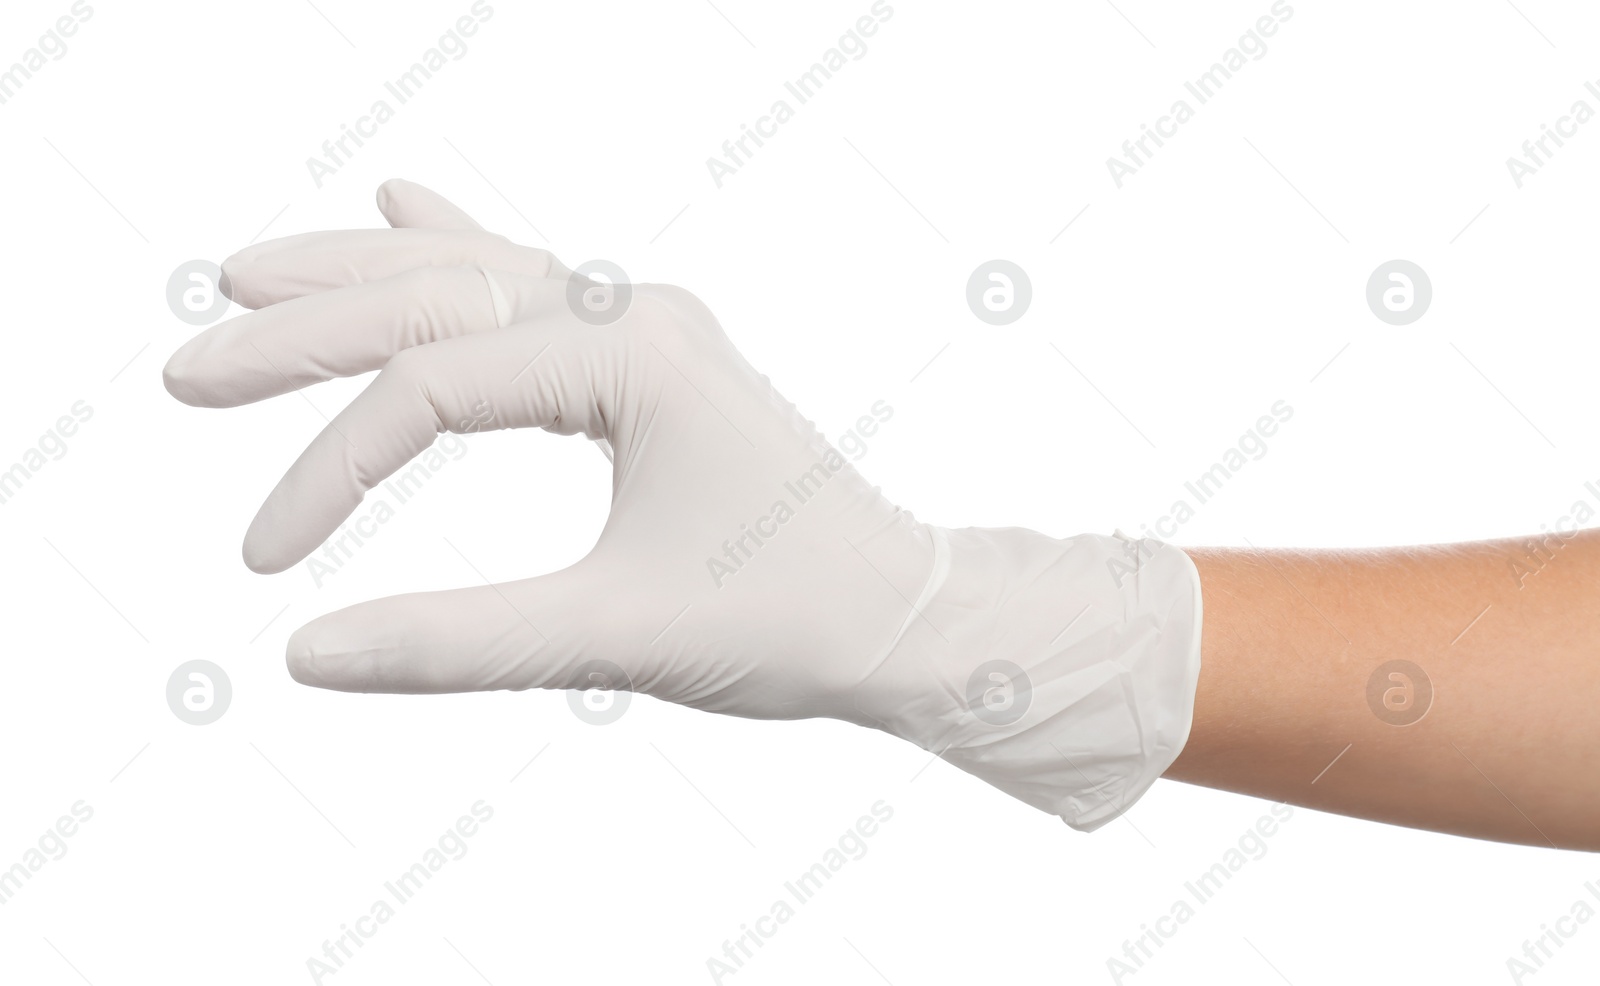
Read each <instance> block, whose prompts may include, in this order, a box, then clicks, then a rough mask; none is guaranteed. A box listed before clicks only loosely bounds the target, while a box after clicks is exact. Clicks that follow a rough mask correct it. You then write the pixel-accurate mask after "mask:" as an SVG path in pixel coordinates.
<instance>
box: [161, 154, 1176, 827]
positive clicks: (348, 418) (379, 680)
mask: <svg viewBox="0 0 1600 986" xmlns="http://www.w3.org/2000/svg"><path fill="white" fill-rule="evenodd" d="M379 206H380V208H381V209H382V211H383V212H384V214H385V216H386V217H387V218H388V219H389V221H390V223H391V224H392V225H393V226H394V227H395V228H392V229H388V230H355V231H341V232H329V233H313V234H304V235H300V236H291V237H286V238H283V239H279V240H274V241H271V242H268V243H264V244H260V245H258V246H253V247H250V248H247V249H246V250H244V251H241V252H240V253H238V254H235V255H234V256H233V257H231V258H229V259H228V260H227V261H226V262H225V263H224V264H223V271H224V280H225V286H224V290H225V291H226V292H227V293H228V295H229V297H230V298H232V299H233V300H235V301H237V302H239V303H240V304H242V305H244V306H245V307H248V308H254V309H258V310H257V311H254V312H252V313H249V314H246V315H244V316H241V317H239V318H236V319H233V320H231V321H229V322H226V323H223V324H221V325H218V326H216V327H214V328H212V329H209V330H207V331H206V332H204V333H202V334H201V335H199V336H198V337H196V338H195V339H193V340H191V341H190V342H189V343H188V344H187V345H185V346H184V347H182V348H181V349H180V350H179V351H178V352H177V353H176V354H174V356H173V357H172V360H171V362H170V363H169V364H168V366H167V369H166V382H167V388H168V390H169V391H171V393H172V394H173V395H174V396H176V397H177V398H178V399H179V400H182V401H184V402H185V403H189V404H193V405H197V406H207V407H226V406H236V405H240V404H245V403H249V402H252V401H257V400H261V399H264V398H267V397H271V396H275V395H278V394H282V393H286V392H288V391H290V390H294V389H298V388H300V387H303V386H307V385H310V384H313V383H316V382H319V381H322V380H327V379H330V378H333V377H337V376H347V375H352V374H356V373H362V372H365V371H368V370H374V369H379V370H381V372H380V373H379V374H378V376H377V377H376V379H374V380H373V381H372V383H371V384H370V385H369V386H368V387H367V389H366V390H365V391H364V392H362V394H361V395H360V396H358V397H357V398H356V399H355V401H353V402H352V403H351V404H350V406H349V407H347V408H345V409H344V410H343V411H342V412H340V413H339V414H338V416H337V417H335V418H334V420H333V421H332V423H331V424H330V425H329V426H328V427H327V428H326V429H325V430H324V431H323V432H322V433H321V434H320V435H318V436H317V438H316V439H315V440H314V441H313V442H312V443H311V445H310V446H309V447H308V448H307V449H306V451H305V452H304V453H303V454H302V455H301V456H300V458H299V459H298V460H297V461H296V462H295V463H294V465H293V466H292V467H290V469H289V472H288V473H287V474H286V475H285V476H284V477H283V479H282V480H281V481H280V482H279V484H278V486H277V488H276V489H274V490H273V491H272V493H271V494H270V495H269V496H268V497H267V500H266V502H265V503H264V504H263V505H262V507H261V510H260V512H259V513H258V514H257V515H256V518H255V520H254V522H253V523H252V524H251V525H250V529H249V532H248V533H247V534H246V536H245V542H244V557H245V562H246V564H247V565H249V566H250V567H251V568H252V569H254V570H256V571H258V572H279V571H283V570H284V569H286V568H288V567H290V566H292V565H294V564H295V563H297V562H298V561H300V560H301V559H302V558H304V557H305V556H306V555H307V554H308V553H310V552H311V551H312V550H313V549H315V548H316V547H317V546H318V545H319V544H320V543H321V542H322V541H323V539H324V538H326V537H327V536H328V535H329V534H331V533H333V532H334V531H335V530H336V529H337V528H338V526H339V524H340V523H341V522H342V521H343V520H344V519H345V518H347V517H348V516H349V515H350V514H351V513H352V512H353V511H354V510H355V509H356V507H357V506H358V505H359V504H360V503H361V500H362V497H363V496H364V494H365V493H366V492H367V491H368V490H370V489H372V488H373V487H374V486H375V485H377V484H378V483H379V482H381V481H382V480H384V479H385V478H386V477H388V476H389V475H391V474H392V473H394V472H395V471H396V470H398V469H400V468H402V467H403V466H405V465H406V463H407V462H409V461H410V460H411V459H412V458H413V457H414V456H416V455H418V454H419V453H421V452H423V451H424V450H426V449H427V448H428V447H429V445H430V444H432V442H433V441H434V439H435V438H436V436H437V435H438V434H439V433H440V432H443V431H453V432H465V431H476V430H482V429H486V428H525V427H537V428H543V429H545V430H547V431H553V432H556V433H559V434H566V435H572V434H583V435H586V436H588V437H589V438H592V439H595V440H603V441H604V442H606V443H608V444H609V448H610V450H611V453H612V455H613V496H612V506H611V514H610V518H609V520H608V521H607V523H606V525H605V529H604V531H603V532H602V533H601V535H600V538H599V541H598V542H597V543H596V545H595V547H594V549H593V550H592V551H591V552H590V553H589V554H588V555H587V556H586V557H584V558H583V559H582V560H581V561H579V562H578V563H577V564H575V565H573V566H571V567H569V568H567V569H565V570H562V571H559V572H555V573H552V574H549V575H542V576H538V577H535V578H530V579H526V580H523V581H520V582H513V583H508V584H502V585H489V586H476V587H472V588H465V589H456V590H450V591H445V592H432V593H420V594H412V595H405V596H397V597H393V598H389V599H380V600H375V601H372V602H368V603H363V604H360V605H357V606H353V607H350V608H348V609H345V610H341V611H339V612H336V613H331V614H329V615H327V616H324V617H321V618H320V619H317V620H314V621H313V622H311V623H309V624H307V625H306V626H304V627H302V628H301V629H300V630H299V631H297V632H296V633H295V634H294V635H293V636H292V637H291V638H290V641H289V647H288V661H289V669H290V673H291V674H293V676H294V677H295V679H296V680H298V681H301V682H305V683H307V684H312V685H317V686H321V687H325V688H335V689H341V690H346V691H365V692H454V691H470V690H480V689H523V688H576V687H593V686H599V687H610V688H624V689H629V690H633V691H639V692H643V693H646V694H649V695H653V696H655V697H657V698H661V699H664V700H667V701H671V702H677V703H680V704H683V705H688V706H691V707H693V708H697V709H703V710H707V711H713V712H723V713H729V714H733V715H741V716H750V717H757V718H769V719H792V718H803V717H812V716H831V717H834V718H839V719H845V720H848V721H851V722H856V723H859V724H862V725H871V726H875V727H878V728H882V729H885V730H888V731H890V732H892V733H895V734H896V735H899V736H902V737H904V738H907V739H910V740H911V741H913V742H915V743H917V744H918V745H921V746H922V747H923V748H925V749H929V750H932V751H935V752H938V753H940V754H941V755H942V756H944V757H945V758H946V759H948V760H950V761H951V762H953V763H956V764H957V765H958V766H961V767H962V768H963V769H966V770H969V771H971V772H973V773H976V774H978V775H979V776H981V777H983V778H984V779H986V780H989V781H990V782H991V783H994V784H996V785H998V786H1000V787H1002V788H1003V789H1005V790H1007V791H1009V792H1010V793H1012V794H1014V795H1016V796H1018V797H1020V798H1022V799H1023V800H1026V801H1028V802H1029V803H1030V804H1034V805H1036V806H1038V807H1040V808H1043V809H1044V810H1047V811H1051V812H1054V813H1057V814H1060V815H1062V817H1064V818H1066V819H1067V820H1068V821H1069V823H1071V824H1074V825H1076V826H1078V827H1082V828H1092V827H1095V826H1096V825H1098V824H1103V822H1104V821H1106V820H1109V819H1110V818H1112V817H1115V815H1116V814H1117V813H1119V812H1120V811H1122V810H1123V809H1125V808H1126V807H1127V805H1128V804H1130V803H1131V802H1132V800H1133V799H1135V798H1137V797H1138V795H1139V794H1141V793H1142V792H1143V791H1144V790H1145V789H1146V788H1147V787H1148V786H1149V785H1150V784H1151V783H1153V782H1154V780H1155V778H1156V777H1157V776H1159V775H1160V773H1161V771H1162V770H1164V769H1165V768H1166V766H1167V765H1168V764H1170V762H1171V760H1172V758H1173V757H1175V756H1176V755H1177V752H1178V750H1179V749H1180V748H1181V747H1182V744H1183V741H1184V738H1185V737H1186V735H1187V732H1188V723H1189V710H1190V708H1191V707H1192V703H1193V697H1194V679H1195V675H1196V674H1197V673H1198V654H1199V651H1198V633H1199V612H1198V609H1199V596H1198V584H1197V579H1196V576H1195V573H1194V568H1193V565H1192V563H1190V562H1189V561H1188V558H1187V556H1184V555H1183V554H1182V552H1179V551H1177V550H1176V549H1172V548H1168V547H1165V546H1162V545H1158V544H1155V543H1154V542H1136V541H1129V540H1127V539H1123V538H1120V537H1117V538H1108V537H1101V536H1097V535H1084V536H1080V537H1078V538H1071V539H1067V540H1057V539H1054V538H1049V537H1046V536H1044V535H1041V534H1037V533H1035V532H1031V531H1023V530H1020V529H1005V530H964V531H946V530H944V529H941V528H936V527H931V526H929V525H927V524H924V523H921V522H919V521H917V520H916V519H915V518H914V517H913V516H912V515H911V514H910V513H909V512H907V511H905V510H902V509H900V508H898V507H896V506H895V505H894V504H892V503H890V502H889V501H888V500H887V499H885V498H884V497H883V496H882V495H881V494H880V493H879V491H878V490H877V489H876V488H875V487H873V486H871V485H869V484H868V483H867V482H866V481H865V480H864V479H863V478H862V477H861V476H860V475H859V474H858V473H857V472H856V470H855V469H854V468H853V467H852V466H851V465H850V463H849V461H848V460H847V459H846V458H845V457H844V456H843V455H842V454H841V453H840V452H839V451H838V450H836V449H834V448H832V447H831V446H830V445H829V444H828V443H827V442H826V441H825V440H824V439H823V437H822V436H821V435H820V434H819V433H818V431H817V429H816V428H815V427H814V426H813V425H812V424H811V423H810V422H809V421H807V420H806V419H805V418H804V417H803V416H801V415H800V413H799V412H798V411H797V410H796V409H795V408H794V407H793V405H791V404H789V403H788V402H787V401H785V400H784V399H783V398H782V397H781V396H780V395H779V394H778V393H777V392H776V391H774V390H773V389H772V387H771V385H770V384H769V382H768V381H767V379H766V378H765V377H763V376H762V375H760V374H759V373H757V372H756V371H755V370H754V369H753V368H752V367H751V366H750V365H749V364H748V363H747V362H746V361H745V360H744V358H743V357H742V356H740V354H739V353H738V351H737V350H736V349H734V347H733V345H732V344H731V343H730V342H729V340H728V338H727V336H726V335H725V334H724V333H723V331H722V329H721V327H720V326H719V325H718V324H717V321H716V319H715V318H714V317H713V316H712V315H711V313H710V312H709V311H708V310H707V308H706V307H705V305H703V304H702V303H701V302H700V301H699V300H698V299H697V298H695V297H694V296H693V295H692V294H690V293H689V292H687V291H685V290H683V289H681V288H676V287H671V286H667V285H652V284H638V285H611V286H607V285H603V284H597V283H595V282H593V281H590V280H588V279H585V278H581V277H577V276H575V275H573V274H572V273H571V272H569V271H568V270H567V269H566V268H565V267H563V266H562V265H561V264H560V263H559V262H558V261H557V260H556V259H555V258H554V257H552V256H551V255H550V254H549V253H547V252H545V251H543V250H537V249H532V248H527V247H521V246H517V245H515V244H513V243H511V242H510V241H508V240H506V239H505V238H504V237H501V236H497V235H494V234H491V233H487V232H484V231H483V230H482V229H481V228H479V227H478V226H477V224H476V223H474V222H473V221H472V220H471V219H470V218H468V217H467V216H465V215H464V214H463V213H461V212H460V210H458V209H456V208H455V207H454V206H452V205H451V204H449V203H448V202H446V201H444V200H443V199H441V198H439V197H438V196H437V195H435V194H433V193H432V192H429V191H427V190H426V189H423V188H421V187H420V186H416V185H412V184H409V183H405V182H400V181H391V182H388V183H386V184H385V185H384V186H383V188H382V189H380V191H379ZM874 413H875V414H876V415H877V416H878V417H879V418H887V417H888V416H889V415H890V414H892V409H890V408H888V406H887V405H884V404H882V403H880V404H879V405H878V406H877V407H875V408H874ZM1119 560H1120V561H1121V562H1124V563H1125V564H1126V568H1127V570H1129V571H1135V570H1136V572H1137V574H1135V575H1133V576H1130V577H1127V578H1121V577H1117V576H1116V573H1117V572H1118V571H1120V569H1119V567H1118V563H1119Z"/></svg>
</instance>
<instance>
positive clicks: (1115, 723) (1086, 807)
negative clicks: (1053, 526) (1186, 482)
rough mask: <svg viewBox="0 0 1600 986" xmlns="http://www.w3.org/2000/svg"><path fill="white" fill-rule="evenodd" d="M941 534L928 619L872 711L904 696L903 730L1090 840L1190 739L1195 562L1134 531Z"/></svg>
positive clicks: (881, 683)
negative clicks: (1137, 536) (892, 695)
mask: <svg viewBox="0 0 1600 986" xmlns="http://www.w3.org/2000/svg"><path fill="white" fill-rule="evenodd" d="M931 530H932V536H933V539H934V548H935V551H934V554H935V565H934V573H933V576H932V577H931V578H930V580H929V583H928V586H927V587H926V589H925V590H924V592H923V594H922V597H923V598H921V599H919V600H918V603H919V605H918V606H917V611H918V612H917V613H916V614H913V616H912V617H911V619H910V622H908V624H907V625H906V626H905V627H904V628H903V631H902V633H901V635H900V636H899V638H898V639H897V641H896V643H895V644H894V646H893V647H892V648H891V649H890V652H889V654H888V655H887V656H886V657H885V658H884V660H883V661H882V662H881V665H880V667H879V668H878V670H877V671H875V672H874V674H873V675H872V676H871V677H870V678H869V679H868V680H867V681H866V682H864V683H863V686H862V688H861V689H860V690H858V695H859V696H860V697H859V698H858V705H861V704H862V702H863V701H865V702H868V703H870V704H871V705H873V706H877V707H878V708H880V709H883V708H885V707H886V706H885V705H884V704H883V703H884V702H885V700H888V699H889V693H898V695H899V696H900V699H899V702H898V706H899V707H898V708H895V709H894V711H893V712H891V713H888V714H887V715H878V716H875V718H879V719H880V720H885V721H883V725H884V726H885V728H888V729H889V730H890V731H892V732H895V733H896V734H898V735H900V736H902V737H904V738H906V739H909V740H911V741H912V742H914V743H916V744H918V745H919V746H921V747H923V748H924V749H926V750H929V751H930V752H936V753H938V754H939V755H940V756H941V757H942V758H943V759H945V760H947V761H949V762H950V763H952V764H955V765H956V766H957V767H960V768H961V769H962V770H965V771H967V772H969V773H971V774H974V775H976V776H977V777H980V778H982V779H983V780H985V781H987V782H989V783H990V784H993V785H994V786H995V787H998V788H1000V789H1001V790H1003V791H1005V792H1006V793H1008V794H1011V795H1012V796H1014V797H1017V798H1019V799H1021V800H1023V801H1026V802H1027V803H1028V804H1030V805H1033V806H1034V807H1036V808H1039V809H1041V810H1043V811H1047V812H1050V813H1051V814H1054V815H1058V816H1060V817H1061V819H1062V820H1063V821H1065V822H1066V823H1067V824H1068V825H1070V826H1071V827H1073V828H1075V829H1078V830H1079V831H1084V832H1088V831H1092V830H1094V829H1096V828H1099V827H1100V826H1102V825H1104V824H1105V823H1107V822H1109V821H1111V820H1112V819H1114V818H1116V817H1117V816H1118V815H1120V814H1122V813H1123V812H1124V811H1126V810H1127V809H1128V808H1129V807H1131V806H1132V805H1133V803H1134V802H1135V801H1137V800H1138V799H1139V797H1140V796H1141V795H1143V794H1144V792H1145V791H1147V790H1149V788H1150V786H1151V785H1152V784H1154V783H1155V781H1156V779H1157V778H1159V777H1160V776H1161V775H1162V774H1163V773H1165V772H1166V770H1167V768H1168V767H1170V766H1171V765H1172V762H1173V761H1174V760H1176V759H1177V757H1178V754H1179V753H1180V752H1182V750H1183V747H1184V744H1185V743H1186V742H1187V741H1188V738H1189V729H1190V726H1191V724H1192V722H1193V716H1194V698H1195V688H1196V684H1197V681H1198V679H1199V674H1200V627H1201V616H1202V610H1201V601H1200V577H1199V572H1198V571H1197V570H1196V568H1195V566H1194V562H1193V561H1192V560H1191V559H1190V558H1189V556H1188V555H1187V554H1186V553H1184V552H1183V551H1182V550H1180V549H1178V548H1175V547H1173V546H1171V545H1167V544H1164V543H1162V542H1159V541H1155V540H1153V539H1132V538H1128V537H1126V536H1124V535H1123V534H1122V533H1121V532H1117V533H1116V534H1114V535H1112V536H1109V537H1108V536H1105V535H1099V534H1084V535H1079V536H1077V537H1072V538H1066V539H1056V538H1050V537H1047V536H1045V535H1042V534H1039V533H1037V532H1034V531H1028V530H1023V529H1020V528H1002V529H980V528H967V529H963V530H942V529H937V528H935V529H931ZM919 686H920V687H919ZM906 696H912V697H911V698H910V699H909V700H907V699H906ZM863 710H864V711H866V712H868V713H869V714H871V712H872V710H871V709H868V708H865V707H863Z"/></svg>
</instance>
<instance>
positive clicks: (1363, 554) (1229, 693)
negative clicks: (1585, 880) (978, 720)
mask: <svg viewBox="0 0 1600 986" xmlns="http://www.w3.org/2000/svg"><path fill="white" fill-rule="evenodd" d="M1547 544H1548V545H1549V547H1548V548H1546V549H1544V550H1543V552H1542V559H1543V560H1542V561H1541V560H1540V556H1539V555H1535V556H1531V557H1530V556H1529V555H1528V553H1527V551H1526V549H1525V547H1524V546H1523V545H1522V544H1521V543H1520V542H1515V541H1494V542H1478V543H1474V544H1463V545H1449V546H1435V547H1422V548H1396V549H1377V550H1369V551H1318V552H1307V551H1289V550H1264V551H1244V550H1235V549H1198V550H1193V551H1190V552H1189V554H1190V555H1191V556H1192V557H1193V558H1194V561H1195V564H1196V566H1197V567H1198V568H1199V570H1200V578H1201V586H1202V595H1203V599H1204V605H1205V619H1204V629H1203V633H1202V644H1201V653H1202V668H1201V674H1200V683H1199V692H1198V695H1197V698H1196V704H1195V720H1194V728H1193V730H1192V732H1191V734H1190V738H1189V742H1188V745H1187V746H1186V747H1185V749H1184V751H1183V754H1182V755H1181V756H1180V757H1179V758H1178V760H1177V762H1176V763H1174V764H1173V766H1172V767H1171V769H1170V770H1168V772H1167V774H1166V776H1167V777H1170V778H1176V779H1178V780H1182V781H1188V782H1190V783H1194V784H1203V785H1206V786H1208V787H1217V788H1224V789H1226V790H1230V791H1239V792H1242V793H1246V794H1252V795H1257V796H1260V797H1266V798H1272V799H1281V800H1286V801H1289V802H1291V803H1293V804H1297V805H1304V806H1307V807H1311V808H1318V809H1322V810H1324V811H1331V812H1337V813H1339V814H1344V815H1353V816H1357V817H1361V818H1371V819H1376V820H1379V821H1385V822H1392V823H1395V824H1399V825H1409V826H1414V827H1417V828H1426V829H1434V830H1437V831H1441V832H1450V833H1455V834H1458V835H1466V836H1473V837H1477V838H1486V839H1497V840H1502V841H1506V842H1519V843H1526V844H1529V845H1554V846H1558V847H1561V848H1574V849H1589V850H1597V849H1600V760H1597V758H1596V756H1595V751H1596V749H1600V714H1597V713H1596V710H1597V707H1600V659H1597V657H1600V531H1588V532H1584V533H1582V534H1580V535H1577V536H1575V537H1572V538H1570V539H1569V540H1565V541H1562V540H1560V539H1559V538H1551V539H1549V540H1548V542H1547ZM1512 559H1521V562H1520V564H1521V567H1522V570H1523V577H1522V579H1521V585H1520V586H1519V584H1518V582H1519V580H1518V578H1517V577H1516V573H1515V572H1514V570H1513V567H1512ZM1530 571H1532V572H1533V574H1528V572H1530ZM1391 661H1409V662H1412V664H1414V665H1415V666H1416V667H1418V668H1420V669H1421V670H1422V672H1423V673H1424V674H1425V675H1426V680H1427V682H1428V683H1431V688H1432V695H1431V698H1429V697H1428V696H1427V694H1426V691H1427V685H1426V684H1425V683H1424V681H1423V679H1422V678H1421V677H1419V676H1418V675H1417V674H1416V673H1415V672H1414V671H1412V670H1411V669H1408V668H1405V667H1403V666H1401V667H1395V668H1391V669H1385V671H1386V673H1384V674H1382V675H1380V676H1379V678H1378V679H1377V682H1376V684H1374V683H1373V682H1374V675H1375V673H1377V672H1379V669H1380V668H1381V667H1382V666H1384V665H1386V664H1388V662H1391ZM1388 671H1393V672H1395V673H1398V674H1400V675H1402V677H1399V678H1391V677H1390V676H1389V675H1388V673H1387V672H1388ZM1408 683H1409V686H1410V687H1411V688H1412V689H1413V691H1412V692H1411V695H1410V698H1411V706H1410V708H1409V709H1408V708H1407V707H1406V705H1407V702H1406V700H1407V692H1406V689H1407V686H1408ZM1385 692H1387V693H1388V696H1389V701H1388V704H1387V705H1386V704H1385V703H1384V701H1383V697H1382V696H1383V694H1384V693H1385ZM1369 693H1370V695H1371V696H1372V697H1371V698H1369ZM1424 708H1425V714H1422V715H1421V717H1420V718H1416V719H1415V721H1414V722H1409V724H1403V723H1406V721H1407V720H1409V719H1413V718H1415V717H1416V715H1417V714H1418V713H1419V712H1421V711H1422V710H1423V709H1424ZM1330 764H1331V766H1330Z"/></svg>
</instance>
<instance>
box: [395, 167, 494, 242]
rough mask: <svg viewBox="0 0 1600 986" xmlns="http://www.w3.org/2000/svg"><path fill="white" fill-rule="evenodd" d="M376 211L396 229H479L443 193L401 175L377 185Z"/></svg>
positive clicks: (475, 223) (478, 226)
mask: <svg viewBox="0 0 1600 986" xmlns="http://www.w3.org/2000/svg"><path fill="white" fill-rule="evenodd" d="M378 211H379V212H381V213H383V218H384V219H387V220H388V221H389V225H390V226H393V227H395V228H396V229H400V228H409V229H478V230H481V229H483V227H482V226H480V225H478V223H477V221H476V220H474V219H473V218H472V217H471V216H469V215H467V214H466V213H465V212H463V211H461V209H460V208H459V207H458V206H456V204H455V203H453V202H451V201H450V200H449V199H447V198H445V197H444V196H443V195H440V194H439V193H438V192H435V191H434V190H433V189H431V188H427V187H426V186H423V185H418V184H417V183H416V182H414V181H406V180H405V179H404V178H390V179H389V180H388V181H386V182H384V183H383V184H382V185H379V186H378Z"/></svg>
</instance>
